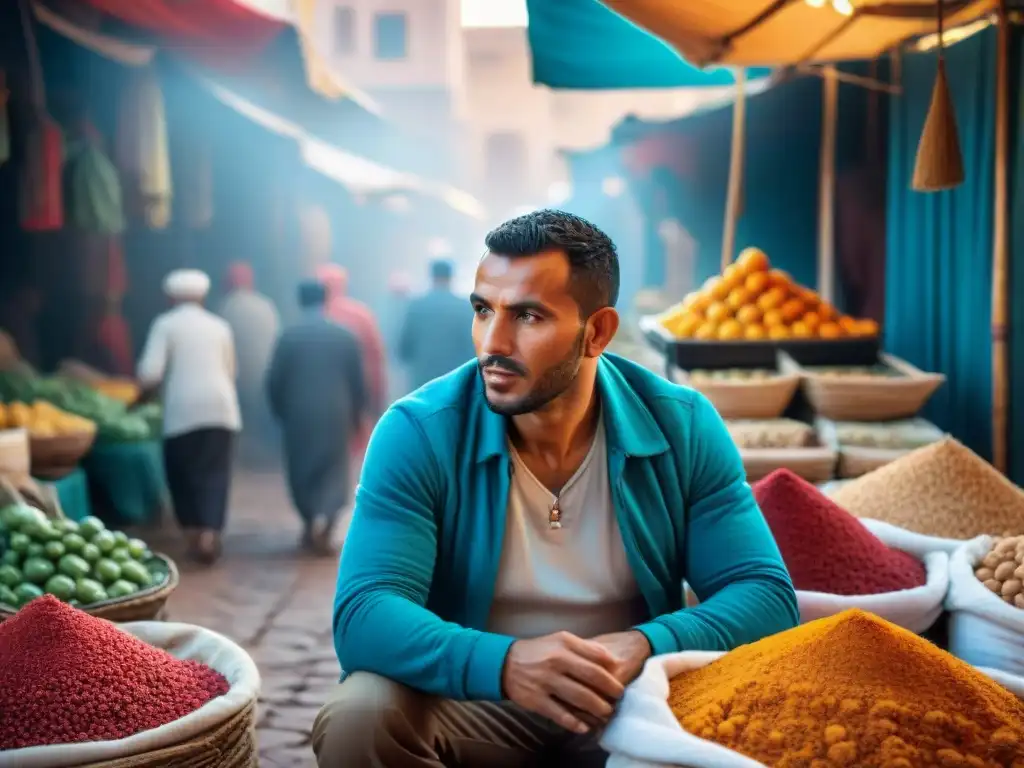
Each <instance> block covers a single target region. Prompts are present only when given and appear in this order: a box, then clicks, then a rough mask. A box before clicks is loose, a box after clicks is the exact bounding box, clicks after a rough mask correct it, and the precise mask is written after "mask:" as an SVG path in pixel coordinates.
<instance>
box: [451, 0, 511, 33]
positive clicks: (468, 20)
mask: <svg viewBox="0 0 1024 768" xmlns="http://www.w3.org/2000/svg"><path fill="white" fill-rule="evenodd" d="M462 26H464V27H524V26H526V0H462Z"/></svg>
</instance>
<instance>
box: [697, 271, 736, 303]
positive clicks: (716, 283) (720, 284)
mask: <svg viewBox="0 0 1024 768" xmlns="http://www.w3.org/2000/svg"><path fill="white" fill-rule="evenodd" d="M704 290H705V291H706V292H707V294H708V295H709V296H710V297H711V298H712V299H713V300H714V301H725V299H726V298H727V297H728V296H729V292H730V291H732V286H731V285H729V283H727V282H725V281H724V280H723V279H722V278H720V277H710V278H708V280H707V282H706V283H704Z"/></svg>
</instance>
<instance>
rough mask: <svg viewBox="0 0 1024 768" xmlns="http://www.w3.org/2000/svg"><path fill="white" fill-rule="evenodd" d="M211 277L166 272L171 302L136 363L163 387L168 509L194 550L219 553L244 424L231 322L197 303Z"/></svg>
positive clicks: (145, 378)
mask: <svg viewBox="0 0 1024 768" xmlns="http://www.w3.org/2000/svg"><path fill="white" fill-rule="evenodd" d="M209 291H210V278H209V277H208V276H207V275H206V274H205V273H204V272H200V271H199V270H194V269H183V270H177V271H175V272H171V273H170V274H169V275H168V276H167V277H166V279H165V280H164V292H165V293H166V294H167V296H168V298H169V299H170V300H171V302H172V303H173V304H174V307H173V308H172V309H171V310H170V311H168V312H165V313H163V314H162V315H160V316H159V317H157V318H156V320H154V321H153V325H152V327H151V328H150V330H149V337H148V338H147V339H146V346H145V348H144V349H143V352H142V358H141V359H140V360H139V365H138V378H139V381H140V383H141V384H142V385H143V386H144V387H146V388H154V387H157V386H161V387H162V389H163V404H164V466H165V469H166V472H167V484H168V487H169V489H170V492H171V501H172V502H173V504H174V514H175V516H176V517H177V519H178V524H179V525H180V526H181V528H182V530H183V531H184V532H185V535H186V538H187V539H188V543H189V547H190V549H191V551H192V554H193V555H195V556H196V557H197V558H198V559H199V560H200V561H201V562H204V563H206V564H212V563H213V562H215V561H216V560H217V558H218V557H220V553H221V532H222V531H223V529H224V525H225V523H226V521H227V507H228V494H229V491H230V488H231V459H232V451H233V446H234V440H235V433H236V432H238V431H239V430H240V429H241V426H242V422H241V416H240V414H239V408H238V394H237V392H236V390H235V344H234V339H233V337H232V334H231V327H230V326H229V325H228V324H227V323H226V322H225V321H224V320H223V319H221V318H220V317H217V315H215V314H214V313H212V312H210V311H208V310H207V309H205V308H204V307H203V302H204V300H205V299H206V296H207V294H208V293H209Z"/></svg>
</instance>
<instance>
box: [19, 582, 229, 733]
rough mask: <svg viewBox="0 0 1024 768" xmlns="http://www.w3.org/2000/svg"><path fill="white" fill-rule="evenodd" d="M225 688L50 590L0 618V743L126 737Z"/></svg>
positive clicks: (191, 664)
mask: <svg viewBox="0 0 1024 768" xmlns="http://www.w3.org/2000/svg"><path fill="white" fill-rule="evenodd" d="M227 690H228V682H227V680H225V679H224V677H223V675H221V674H220V673H218V672H215V671H214V670H212V669H210V668H209V667H207V666H206V665H205V664H201V663H199V662H197V661H182V660H180V659H176V658H174V657H173V656H171V654H169V653H167V652H166V651H164V650H161V649H159V648H154V647H153V646H151V645H147V644H146V643H144V642H143V641H141V640H139V639H138V638H136V637H134V636H132V635H129V634H128V633H126V632H122V631H121V630H119V629H117V627H115V626H114V625H113V624H111V623H110V622H109V621H105V620H103V619H97V618H95V617H93V616H90V615H89V614H87V613H84V612H83V611H79V610H77V609H75V608H72V607H71V606H70V605H67V604H66V603H62V602H61V601H60V600H58V599H57V598H55V597H53V596H51V595H47V596H45V597H40V598H38V599H37V600H33V601H32V602H31V603H29V604H28V605H27V606H25V607H24V608H22V609H21V610H20V611H18V613H17V614H15V615H14V617H13V618H11V619H9V620H7V621H5V622H3V623H2V624H0V750H5V749H21V748H24V747H33V746H39V745H43V744H69V743H77V742H84V741H106V740H112V739H123V738H127V737H128V736H132V735H133V734H136V733H139V732H141V731H146V730H149V729H151V728H156V727H158V726H161V725H166V724H167V723H170V722H173V721H174V720H178V719H179V718H181V717H184V716H185V715H187V714H189V713H190V712H194V711H195V710H197V709H199V707H201V706H202V705H203V704H205V703H206V702H208V701H210V699H213V698H215V697H217V696H222V695H223V694H225V693H227Z"/></svg>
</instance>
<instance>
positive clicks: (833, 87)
mask: <svg viewBox="0 0 1024 768" xmlns="http://www.w3.org/2000/svg"><path fill="white" fill-rule="evenodd" d="M822 74H823V77H822V80H821V82H822V98H821V102H822V115H821V156H820V160H819V163H818V295H820V296H821V298H822V299H823V300H825V301H827V302H828V303H830V304H831V303H833V298H832V294H833V287H834V284H835V277H834V275H835V266H836V251H835V196H836V119H837V118H838V115H839V79H838V78H837V77H836V70H835V67H832V66H828V67H825V70H824V72H823V73H822Z"/></svg>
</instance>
